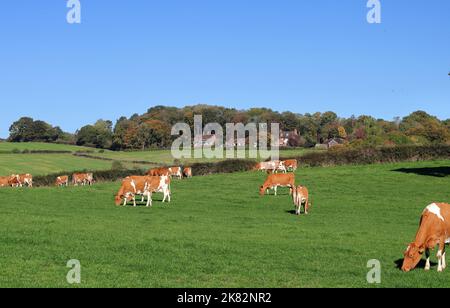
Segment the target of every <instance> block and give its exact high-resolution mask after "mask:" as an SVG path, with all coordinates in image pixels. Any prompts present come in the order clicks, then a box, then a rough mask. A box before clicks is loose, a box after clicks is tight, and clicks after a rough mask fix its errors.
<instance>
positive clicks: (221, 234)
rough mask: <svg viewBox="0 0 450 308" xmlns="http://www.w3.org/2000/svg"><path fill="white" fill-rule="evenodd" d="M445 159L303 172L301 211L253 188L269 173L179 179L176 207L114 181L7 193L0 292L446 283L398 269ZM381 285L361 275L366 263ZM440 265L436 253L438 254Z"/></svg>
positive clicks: (448, 281) (440, 192) (447, 164)
mask: <svg viewBox="0 0 450 308" xmlns="http://www.w3.org/2000/svg"><path fill="white" fill-rule="evenodd" d="M449 169H450V161H449V160H446V161H429V162H420V163H399V164H385V165H370V166H345V167H330V168H301V169H299V170H298V172H297V181H298V183H302V184H305V185H307V186H308V187H309V189H310V192H311V195H312V202H313V206H312V210H311V214H310V215H309V216H301V217H297V216H295V215H293V214H292V210H293V209H294V207H293V205H292V201H291V199H290V197H289V196H288V191H287V190H283V191H282V195H281V196H278V197H275V196H264V197H260V196H259V195H258V187H259V185H261V183H262V182H263V181H264V178H265V175H264V174H262V173H256V172H249V173H235V174H227V175H212V176H206V177H195V178H193V179H189V180H183V181H174V183H173V184H172V190H173V202H172V203H171V204H170V205H167V204H166V205H163V204H161V203H160V202H159V201H160V200H161V196H159V195H157V196H156V198H155V199H156V201H155V203H154V207H153V208H145V207H137V208H132V207H126V208H124V207H116V206H115V205H114V202H113V198H114V197H113V195H114V193H115V192H116V191H117V190H118V188H119V185H120V184H119V183H101V184H98V185H95V186H93V187H82V188H81V187H78V188H77V187H69V188H37V189H30V190H29V189H19V190H12V189H3V190H1V191H0V194H1V195H2V200H6V201H7V202H2V203H1V205H0V210H1V213H2V215H1V216H0V236H1V238H2V241H1V243H0V245H1V248H0V287H70V286H69V285H68V284H67V282H66V279H65V277H66V274H67V272H68V270H69V269H68V268H66V263H67V261H68V260H70V259H78V260H80V262H81V266H82V284H81V285H80V286H81V287H88V288H89V287H294V288H304V287H446V286H447V287H448V286H450V269H448V270H447V271H446V272H444V273H440V274H438V273H437V272H436V266H435V264H434V266H433V269H432V271H430V272H425V271H424V270H423V269H420V268H419V269H417V270H414V271H412V272H411V273H407V274H405V273H402V272H401V271H400V270H399V269H398V268H397V264H398V263H399V262H400V261H401V259H402V256H403V255H402V254H403V251H404V250H405V248H406V246H407V244H408V243H409V242H411V241H412V240H413V238H414V236H415V232H416V231H417V227H418V222H419V218H420V215H421V213H422V210H423V209H424V207H425V206H426V205H428V204H430V203H431V202H435V201H444V202H445V201H449V199H450V198H449V197H450V196H449V184H450V176H449V175H450V172H449ZM371 259H378V260H379V261H380V262H381V264H382V283H381V284H380V285H370V284H368V283H367V281H366V275H367V272H368V271H369V269H368V268H367V266H366V265H367V262H368V260H371ZM432 260H433V261H436V258H435V257H434V256H433V259H432Z"/></svg>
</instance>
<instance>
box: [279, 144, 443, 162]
mask: <svg viewBox="0 0 450 308" xmlns="http://www.w3.org/2000/svg"><path fill="white" fill-rule="evenodd" d="M292 158H296V159H297V160H299V162H300V164H301V165H303V166H310V167H319V166H321V167H325V166H336V165H352V164H358V165H364V164H375V163H393V162H402V161H422V160H431V159H447V158H450V146H447V145H436V146H396V147H378V148H375V147H372V148H357V149H348V148H344V149H341V148H340V149H335V150H330V151H326V152H313V153H309V154H306V155H304V156H301V157H292ZM283 159H286V158H283Z"/></svg>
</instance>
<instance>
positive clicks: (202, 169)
mask: <svg viewBox="0 0 450 308" xmlns="http://www.w3.org/2000/svg"><path fill="white" fill-rule="evenodd" d="M255 165H256V161H254V160H243V159H230V160H224V161H221V162H217V163H196V164H193V165H192V166H191V167H192V173H193V175H194V176H202V175H209V174H215V173H233V172H244V171H250V170H252V169H253V168H254V167H255Z"/></svg>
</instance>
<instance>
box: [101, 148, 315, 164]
mask: <svg viewBox="0 0 450 308" xmlns="http://www.w3.org/2000/svg"><path fill="white" fill-rule="evenodd" d="M313 151H316V150H314V149H292V150H281V151H280V156H282V157H292V156H301V155H304V154H305V153H310V152H313ZM247 155H248V153H247ZM96 156H100V157H106V158H111V159H115V160H122V161H150V162H156V163H160V164H169V165H170V164H173V162H174V159H173V157H172V153H171V151H170V150H153V151H138V152H112V151H108V152H105V153H98V154H96ZM219 160H223V159H206V158H203V159H199V160H198V159H182V160H181V163H182V164H184V165H189V164H192V163H195V162H205V161H209V162H214V161H219Z"/></svg>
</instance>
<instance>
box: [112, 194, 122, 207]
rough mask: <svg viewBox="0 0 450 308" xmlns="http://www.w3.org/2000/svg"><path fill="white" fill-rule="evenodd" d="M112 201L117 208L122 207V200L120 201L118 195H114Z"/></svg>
mask: <svg viewBox="0 0 450 308" xmlns="http://www.w3.org/2000/svg"><path fill="white" fill-rule="evenodd" d="M114 200H115V202H116V205H117V206H120V205H122V202H123V200H122V197H121V196H120V195H116V197H115V198H114Z"/></svg>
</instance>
